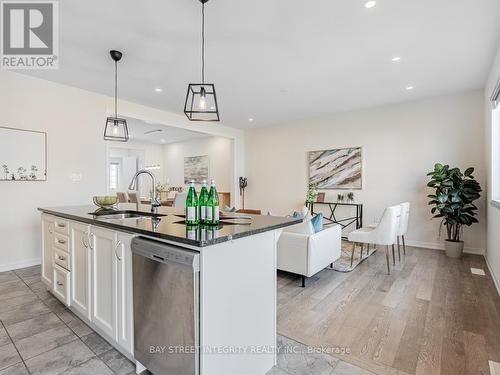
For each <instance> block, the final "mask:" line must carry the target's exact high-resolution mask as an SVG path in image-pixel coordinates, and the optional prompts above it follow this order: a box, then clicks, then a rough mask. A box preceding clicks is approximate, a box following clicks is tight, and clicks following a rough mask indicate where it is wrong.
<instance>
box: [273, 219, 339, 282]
mask: <svg viewBox="0 0 500 375" xmlns="http://www.w3.org/2000/svg"><path fill="white" fill-rule="evenodd" d="M341 236H342V234H341V227H340V225H332V226H328V227H325V228H324V229H323V230H322V231H321V232H318V233H314V231H313V230H312V225H311V223H310V222H309V221H305V222H303V223H301V224H297V225H294V226H291V227H289V228H287V229H285V230H284V231H283V233H282V234H281V236H280V238H279V240H278V269H279V270H282V271H287V272H291V273H295V274H298V275H301V276H302V287H305V278H306V277H310V276H313V275H314V274H316V273H318V272H319V271H321V270H322V269H324V268H326V267H328V265H330V264H332V263H333V262H334V261H336V260H337V259H338V258H340V255H341V246H342V243H341V242H342V239H341Z"/></svg>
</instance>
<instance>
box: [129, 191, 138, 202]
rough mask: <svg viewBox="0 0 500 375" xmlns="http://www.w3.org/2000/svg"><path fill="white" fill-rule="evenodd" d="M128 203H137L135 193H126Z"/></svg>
mask: <svg viewBox="0 0 500 375" xmlns="http://www.w3.org/2000/svg"><path fill="white" fill-rule="evenodd" d="M127 194H128V201H129V202H130V203H139V199H138V198H137V193H136V192H130V191H129V192H128V193H127Z"/></svg>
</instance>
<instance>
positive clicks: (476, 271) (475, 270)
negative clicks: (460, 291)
mask: <svg viewBox="0 0 500 375" xmlns="http://www.w3.org/2000/svg"><path fill="white" fill-rule="evenodd" d="M470 272H472V274H473V275H480V276H486V274H485V273H484V270H483V269H482V268H471V269H470ZM498 375H500V374H498Z"/></svg>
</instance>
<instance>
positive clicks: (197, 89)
mask: <svg viewBox="0 0 500 375" xmlns="http://www.w3.org/2000/svg"><path fill="white" fill-rule="evenodd" d="M198 1H199V2H200V3H201V83H190V84H189V86H188V90H187V94H186V103H185V104H184V113H185V114H186V116H187V118H188V119H189V120H191V121H220V117H219V107H218V105H217V95H216V94H215V85H214V84H213V83H205V3H206V2H208V0H198Z"/></svg>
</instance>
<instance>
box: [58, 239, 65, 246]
mask: <svg viewBox="0 0 500 375" xmlns="http://www.w3.org/2000/svg"><path fill="white" fill-rule="evenodd" d="M57 243H60V244H61V245H64V244H65V243H66V241H64V240H57Z"/></svg>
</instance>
